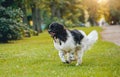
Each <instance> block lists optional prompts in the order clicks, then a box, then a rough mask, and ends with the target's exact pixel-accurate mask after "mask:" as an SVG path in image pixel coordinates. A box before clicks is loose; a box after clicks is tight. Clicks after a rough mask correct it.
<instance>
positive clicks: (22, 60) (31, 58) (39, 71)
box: [0, 27, 120, 77]
mask: <svg viewBox="0 0 120 77" xmlns="http://www.w3.org/2000/svg"><path fill="white" fill-rule="evenodd" d="M77 29H82V30H84V31H85V32H87V33H89V32H90V31H91V30H93V29H96V30H97V31H98V32H100V31H101V30H102V29H101V28H99V27H91V28H77ZM75 64H76V62H72V63H71V64H63V63H62V62H61V61H60V59H59V56H58V52H57V50H56V49H55V48H54V47H53V42H52V38H50V35H48V33H47V31H45V32H43V33H41V34H40V35H39V36H33V37H31V38H24V39H22V40H18V41H12V42H10V43H8V44H0V77H119V76H120V46H117V45H115V44H113V43H110V42H107V41H102V40H101V38H99V40H98V41H97V43H95V44H94V46H93V47H92V48H91V49H90V50H88V51H87V52H85V54H84V56H83V64H82V65H80V66H75Z"/></svg>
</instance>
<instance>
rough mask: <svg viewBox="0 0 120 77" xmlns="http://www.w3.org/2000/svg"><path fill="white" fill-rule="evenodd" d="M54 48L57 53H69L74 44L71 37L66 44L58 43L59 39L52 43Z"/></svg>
mask: <svg viewBox="0 0 120 77" xmlns="http://www.w3.org/2000/svg"><path fill="white" fill-rule="evenodd" d="M54 46H55V48H56V49H57V50H59V51H61V50H62V51H67V52H68V51H71V50H72V49H74V48H75V43H74V41H73V38H72V37H69V38H68V39H67V40H66V42H63V41H60V40H59V39H56V41H54Z"/></svg>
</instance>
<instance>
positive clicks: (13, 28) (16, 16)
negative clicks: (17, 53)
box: [0, 6, 27, 43]
mask: <svg viewBox="0 0 120 77" xmlns="http://www.w3.org/2000/svg"><path fill="white" fill-rule="evenodd" d="M21 17H23V12H22V11H21V9H13V8H12V7H6V8H4V7H2V6H0V42H3V43H5V42H8V41H9V40H17V39H20V38H21V37H22V34H23V33H22V32H24V30H25V28H26V27H25V24H23V23H22V20H21ZM26 29H27V28H26Z"/></svg>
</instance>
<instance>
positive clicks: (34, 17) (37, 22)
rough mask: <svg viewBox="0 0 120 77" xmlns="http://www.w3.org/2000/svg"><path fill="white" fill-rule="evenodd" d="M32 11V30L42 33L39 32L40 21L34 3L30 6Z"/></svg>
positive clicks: (38, 11)
mask: <svg viewBox="0 0 120 77" xmlns="http://www.w3.org/2000/svg"><path fill="white" fill-rule="evenodd" d="M31 10H32V20H33V29H34V30H35V31H37V32H38V33H40V32H42V30H41V20H40V9H39V8H37V7H36V5H35V3H34V4H32V6H31Z"/></svg>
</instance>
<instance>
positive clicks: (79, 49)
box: [54, 30, 98, 66]
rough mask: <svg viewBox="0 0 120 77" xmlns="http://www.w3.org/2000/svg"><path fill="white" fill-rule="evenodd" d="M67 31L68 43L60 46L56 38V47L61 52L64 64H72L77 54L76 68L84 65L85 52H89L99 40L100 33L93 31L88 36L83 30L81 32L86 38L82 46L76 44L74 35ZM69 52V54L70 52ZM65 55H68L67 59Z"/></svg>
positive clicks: (82, 41)
mask: <svg viewBox="0 0 120 77" xmlns="http://www.w3.org/2000/svg"><path fill="white" fill-rule="evenodd" d="M66 31H67V34H68V36H67V41H66V42H62V41H61V45H60V40H59V39H57V38H54V46H55V48H56V49H57V50H58V51H59V57H60V59H61V61H62V62H66V61H68V62H70V61H71V60H73V59H74V55H73V53H74V54H75V53H76V54H77V55H76V56H77V64H76V66H78V65H80V64H81V63H82V57H83V54H84V51H86V50H88V49H89V48H90V47H91V46H92V45H93V44H94V43H95V42H96V40H97V39H98V33H97V31H95V30H94V31H92V32H91V33H90V34H89V35H88V36H87V35H86V34H85V32H83V31H82V30H79V32H80V33H81V34H82V35H83V36H84V38H83V39H82V40H81V44H77V45H76V44H75V41H74V39H73V36H72V34H71V33H70V31H69V30H66ZM68 51H69V52H68ZM65 54H66V55H67V58H66V59H65Z"/></svg>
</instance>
